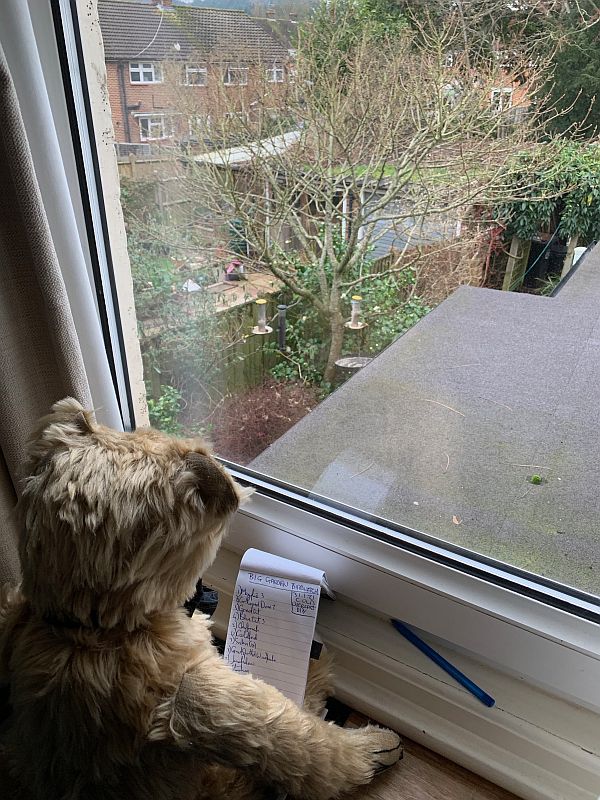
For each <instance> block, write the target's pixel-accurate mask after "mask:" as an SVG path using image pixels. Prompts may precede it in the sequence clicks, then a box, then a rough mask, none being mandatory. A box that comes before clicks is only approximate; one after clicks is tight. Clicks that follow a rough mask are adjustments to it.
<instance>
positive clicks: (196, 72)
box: [184, 64, 208, 86]
mask: <svg viewBox="0 0 600 800" xmlns="http://www.w3.org/2000/svg"><path fill="white" fill-rule="evenodd" d="M207 82H208V70H207V68H206V67H200V66H198V65H195V64H194V65H190V64H186V66H185V77H184V83H185V84H186V85H187V86H206V84H207Z"/></svg>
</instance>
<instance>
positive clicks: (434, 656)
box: [391, 619, 496, 708]
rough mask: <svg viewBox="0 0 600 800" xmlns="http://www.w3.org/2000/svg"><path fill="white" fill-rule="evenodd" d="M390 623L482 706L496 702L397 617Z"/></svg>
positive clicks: (489, 705) (492, 704) (489, 706)
mask: <svg viewBox="0 0 600 800" xmlns="http://www.w3.org/2000/svg"><path fill="white" fill-rule="evenodd" d="M391 623H392V625H393V626H394V628H396V630H397V631H398V633H400V634H402V636H404V638H405V639H408V641H409V642H410V643H411V644H414V646H415V647H417V648H418V649H419V650H420V651H421V652H422V653H424V654H425V655H426V656H427V657H428V658H430V659H431V660H432V661H434V662H435V663H436V664H437V665H438V666H439V667H441V668H442V669H443V670H444V671H445V672H447V673H448V675H451V676H452V677H453V678H454V680H455V681H457V682H458V683H460V685H461V686H464V687H465V689H467V690H468V691H469V692H471V694H472V695H474V696H475V697H476V698H477V699H478V700H480V701H481V702H482V703H483V704H484V706H488V708H491V707H492V706H494V705H495V704H496V701H495V700H494V698H493V697H490V695H489V694H487V692H484V691H483V689H480V688H479V686H477V684H475V683H473V681H472V680H470V679H469V678H467V676H466V675H463V673H462V672H461V671H460V670H459V669H457V668H456V667H455V666H453V665H452V664H451V663H450V662H449V661H446V659H445V658H444V656H442V655H440V654H439V653H438V652H437V651H435V650H434V649H433V647H430V646H429V645H428V644H427V642H424V641H423V639H421V638H420V637H419V636H417V634H416V633H413V632H412V631H411V629H410V628H409V627H408V626H407V625H405V624H404V623H403V622H399V621H398V620H397V619H393V620H391Z"/></svg>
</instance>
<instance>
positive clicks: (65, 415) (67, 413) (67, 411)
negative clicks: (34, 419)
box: [52, 397, 94, 433]
mask: <svg viewBox="0 0 600 800" xmlns="http://www.w3.org/2000/svg"><path fill="white" fill-rule="evenodd" d="M52 415H53V417H54V420H53V421H55V422H65V423H71V424H75V425H76V426H77V428H79V430H80V431H81V433H91V432H92V431H93V430H94V422H93V414H92V412H91V411H85V409H84V408H83V406H82V405H81V403H79V402H77V400H75V399H74V398H73V397H65V398H64V400H59V401H58V403H54V405H53V406H52Z"/></svg>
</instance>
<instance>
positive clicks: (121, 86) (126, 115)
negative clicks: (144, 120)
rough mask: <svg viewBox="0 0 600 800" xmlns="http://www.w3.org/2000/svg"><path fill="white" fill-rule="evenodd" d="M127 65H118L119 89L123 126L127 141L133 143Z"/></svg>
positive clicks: (121, 63)
mask: <svg viewBox="0 0 600 800" xmlns="http://www.w3.org/2000/svg"><path fill="white" fill-rule="evenodd" d="M124 70H125V65H124V64H123V62H122V61H119V63H118V64H117V72H118V73H119V89H120V90H121V105H122V108H123V126H124V128H125V137H126V139H125V141H127V142H130V141H131V126H130V124H129V106H128V105H127V88H126V83H125V71H124Z"/></svg>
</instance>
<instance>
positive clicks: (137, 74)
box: [129, 61, 162, 83]
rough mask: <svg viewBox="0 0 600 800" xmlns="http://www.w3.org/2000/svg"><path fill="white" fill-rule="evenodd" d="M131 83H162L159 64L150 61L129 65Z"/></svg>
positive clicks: (134, 62)
mask: <svg viewBox="0 0 600 800" xmlns="http://www.w3.org/2000/svg"><path fill="white" fill-rule="evenodd" d="M129 80H130V81H131V83H162V69H161V66H160V64H155V63H153V62H151V61H132V62H130V63H129Z"/></svg>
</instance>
